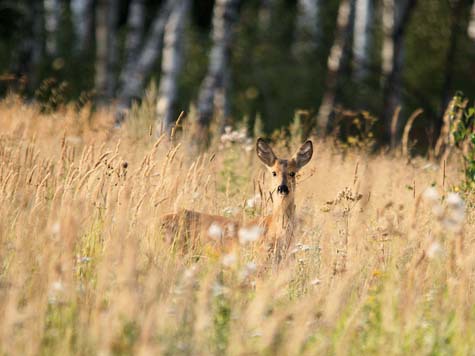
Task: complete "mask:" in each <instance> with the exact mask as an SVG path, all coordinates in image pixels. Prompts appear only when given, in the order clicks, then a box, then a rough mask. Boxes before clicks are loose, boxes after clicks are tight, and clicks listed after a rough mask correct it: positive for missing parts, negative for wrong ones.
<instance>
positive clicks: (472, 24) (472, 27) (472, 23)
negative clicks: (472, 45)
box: [467, 1, 475, 42]
mask: <svg viewBox="0 0 475 356" xmlns="http://www.w3.org/2000/svg"><path fill="white" fill-rule="evenodd" d="M467 35H468V38H470V39H471V40H472V41H473V42H475V1H474V2H473V4H472V8H471V10H470V20H469V21H468V27H467Z"/></svg>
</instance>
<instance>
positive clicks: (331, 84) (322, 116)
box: [317, 0, 354, 135]
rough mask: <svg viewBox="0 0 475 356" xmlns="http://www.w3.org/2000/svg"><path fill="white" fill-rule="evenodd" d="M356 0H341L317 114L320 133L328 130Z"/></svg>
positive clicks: (322, 133)
mask: <svg viewBox="0 0 475 356" xmlns="http://www.w3.org/2000/svg"><path fill="white" fill-rule="evenodd" d="M353 1H354V0H341V2H340V7H339V8H338V17H337V26H336V33H335V40H334V42H333V45H332V48H331V50H330V55H329V56H328V62H327V67H328V69H327V77H326V81H325V92H324V94H323V98H322V103H321V104H320V108H319V110H318V114H317V127H318V130H319V133H320V134H321V135H324V134H325V133H326V132H327V130H328V124H329V119H330V115H331V114H332V111H333V107H334V105H335V98H336V90H337V85H338V78H339V74H340V71H341V66H342V63H343V57H344V56H343V54H344V50H345V48H346V47H347V45H348V41H349V38H350V33H351V26H350V25H351V21H350V19H351V9H352V7H353V6H352V3H353Z"/></svg>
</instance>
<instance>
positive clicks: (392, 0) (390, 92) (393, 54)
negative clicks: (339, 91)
mask: <svg viewBox="0 0 475 356" xmlns="http://www.w3.org/2000/svg"><path fill="white" fill-rule="evenodd" d="M416 3H417V0H406V1H402V0H397V1H396V0H383V33H384V39H383V53H382V60H383V62H382V63H383V68H382V72H383V79H384V81H385V82H384V93H383V95H384V103H383V122H384V127H385V137H386V140H388V141H389V142H390V145H391V147H392V148H394V147H395V146H396V145H397V142H398V140H399V138H398V136H399V131H400V128H401V122H400V120H398V119H397V118H395V119H396V121H394V122H393V116H394V115H395V112H396V109H397V108H398V107H399V106H400V102H401V85H402V69H403V62H404V53H403V50H404V47H403V44H404V36H405V31H406V28H407V24H408V23H409V19H410V16H411V14H412V10H413V9H414V7H415V5H416Z"/></svg>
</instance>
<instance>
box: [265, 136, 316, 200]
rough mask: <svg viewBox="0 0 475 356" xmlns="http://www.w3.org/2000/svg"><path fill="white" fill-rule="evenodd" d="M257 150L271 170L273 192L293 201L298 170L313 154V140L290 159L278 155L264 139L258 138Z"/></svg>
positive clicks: (307, 142) (282, 198) (306, 143)
mask: <svg viewBox="0 0 475 356" xmlns="http://www.w3.org/2000/svg"><path fill="white" fill-rule="evenodd" d="M256 152H257V156H258V157H259V158H260V160H261V161H262V162H263V163H264V164H265V165H266V166H267V168H268V169H269V171H270V172H271V192H272V193H274V192H275V193H276V196H277V197H279V198H280V200H282V201H286V200H287V201H290V200H291V201H293V199H294V193H295V187H296V180H295V178H296V175H297V172H298V171H299V170H300V169H301V168H302V167H303V166H305V165H306V164H307V163H308V162H310V159H311V158H312V155H313V145H312V141H310V140H308V141H306V142H305V143H304V144H303V145H302V146H301V147H300V148H299V149H298V150H297V152H296V153H295V154H294V155H293V156H292V158H290V159H282V158H279V157H277V156H276V155H275V154H274V151H272V148H271V147H270V146H269V145H268V144H267V143H266V142H265V141H264V140H263V139H262V138H259V139H257V143H256Z"/></svg>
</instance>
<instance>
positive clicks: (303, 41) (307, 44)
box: [292, 0, 320, 55]
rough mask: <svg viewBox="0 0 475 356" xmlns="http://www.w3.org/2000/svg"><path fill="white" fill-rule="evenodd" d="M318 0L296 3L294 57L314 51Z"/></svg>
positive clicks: (301, 0) (316, 33)
mask: <svg viewBox="0 0 475 356" xmlns="http://www.w3.org/2000/svg"><path fill="white" fill-rule="evenodd" d="M319 9H320V0H299V1H298V2H297V20H296V21H297V23H296V27H297V28H296V39H295V41H294V45H293V48H292V51H293V53H294V54H295V55H300V54H305V53H308V52H311V51H313V50H315V48H316V47H317V43H318V38H319V31H318V29H319V25H318V24H319V21H318V17H319Z"/></svg>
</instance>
